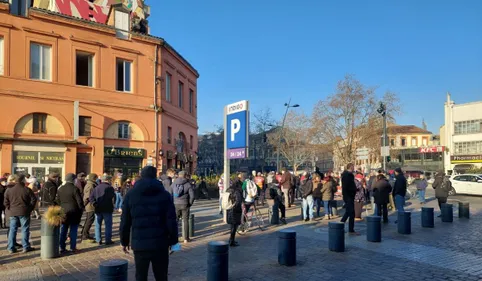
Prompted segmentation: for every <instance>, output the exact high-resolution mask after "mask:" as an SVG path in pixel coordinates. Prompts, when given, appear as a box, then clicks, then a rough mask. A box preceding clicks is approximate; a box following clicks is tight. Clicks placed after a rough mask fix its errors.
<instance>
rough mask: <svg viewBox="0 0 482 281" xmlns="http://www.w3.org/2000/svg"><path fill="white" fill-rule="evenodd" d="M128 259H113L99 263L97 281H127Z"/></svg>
mask: <svg viewBox="0 0 482 281" xmlns="http://www.w3.org/2000/svg"><path fill="white" fill-rule="evenodd" d="M128 264H129V263H128V261H127V260H123V259H115V260H108V261H103V262H101V263H100V265H99V281H127V279H128V274H127V267H128Z"/></svg>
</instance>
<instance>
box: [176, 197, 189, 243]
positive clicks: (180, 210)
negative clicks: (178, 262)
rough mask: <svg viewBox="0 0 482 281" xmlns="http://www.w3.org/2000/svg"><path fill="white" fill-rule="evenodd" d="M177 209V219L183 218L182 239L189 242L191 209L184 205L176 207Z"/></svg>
mask: <svg viewBox="0 0 482 281" xmlns="http://www.w3.org/2000/svg"><path fill="white" fill-rule="evenodd" d="M174 206H175V207H176V217H177V218H178V221H179V218H180V217H181V218H182V238H183V239H184V240H189V207H188V206H187V205H184V204H178V205H174Z"/></svg>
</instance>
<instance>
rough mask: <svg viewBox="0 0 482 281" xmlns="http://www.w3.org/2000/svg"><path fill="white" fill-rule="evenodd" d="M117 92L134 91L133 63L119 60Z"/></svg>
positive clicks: (117, 62)
mask: <svg viewBox="0 0 482 281" xmlns="http://www.w3.org/2000/svg"><path fill="white" fill-rule="evenodd" d="M116 64H117V65H116V69H117V75H116V76H117V91H120V92H130V91H131V90H132V87H131V84H132V62H130V61H127V60H123V59H117V61H116Z"/></svg>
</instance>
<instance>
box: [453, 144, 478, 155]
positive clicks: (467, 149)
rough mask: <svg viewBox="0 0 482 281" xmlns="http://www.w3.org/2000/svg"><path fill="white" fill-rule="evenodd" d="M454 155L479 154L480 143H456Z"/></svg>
mask: <svg viewBox="0 0 482 281" xmlns="http://www.w3.org/2000/svg"><path fill="white" fill-rule="evenodd" d="M454 146H455V154H462V155H464V154H481V153H482V141H468V142H456V143H454Z"/></svg>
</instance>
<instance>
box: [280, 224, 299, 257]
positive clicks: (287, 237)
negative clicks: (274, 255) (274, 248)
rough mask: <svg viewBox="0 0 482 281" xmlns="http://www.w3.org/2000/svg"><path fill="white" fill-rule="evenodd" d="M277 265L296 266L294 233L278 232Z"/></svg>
mask: <svg viewBox="0 0 482 281" xmlns="http://www.w3.org/2000/svg"><path fill="white" fill-rule="evenodd" d="M278 263H279V264H280V265H286V266H294V265H296V231H294V230H289V229H284V230H281V231H279V232H278Z"/></svg>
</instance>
